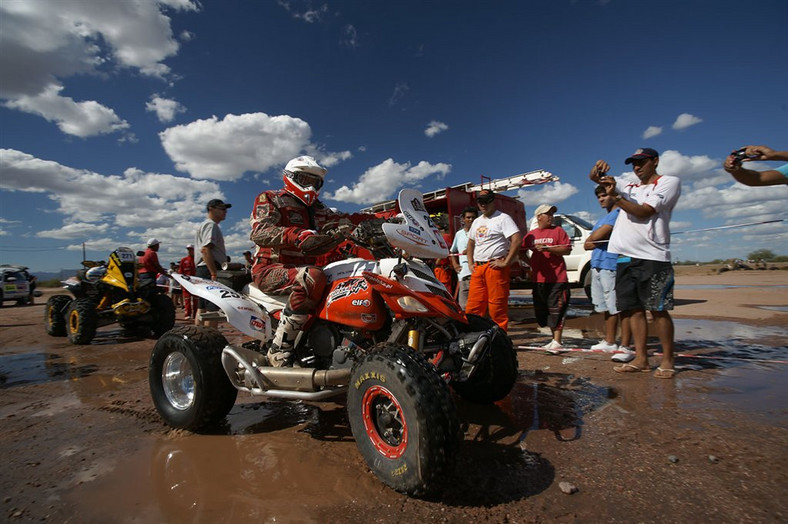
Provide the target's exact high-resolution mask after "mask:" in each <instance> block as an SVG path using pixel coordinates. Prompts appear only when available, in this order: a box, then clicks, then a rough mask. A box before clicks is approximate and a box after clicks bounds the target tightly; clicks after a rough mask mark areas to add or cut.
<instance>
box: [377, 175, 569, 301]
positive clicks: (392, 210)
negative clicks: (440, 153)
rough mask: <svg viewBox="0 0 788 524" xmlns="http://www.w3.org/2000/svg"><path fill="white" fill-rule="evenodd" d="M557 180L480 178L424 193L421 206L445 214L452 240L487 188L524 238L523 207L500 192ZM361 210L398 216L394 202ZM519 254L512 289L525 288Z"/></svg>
mask: <svg viewBox="0 0 788 524" xmlns="http://www.w3.org/2000/svg"><path fill="white" fill-rule="evenodd" d="M558 180H559V178H558V177H557V176H555V175H553V174H552V173H550V172H548V171H544V170H538V171H530V172H527V173H522V174H520V175H515V176H511V177H508V178H501V179H495V180H493V179H490V178H489V177H485V176H482V182H481V183H480V184H474V183H471V182H467V183H465V184H460V185H457V186H451V187H447V188H445V189H438V190H435V191H430V192H427V193H424V206H425V207H426V208H427V211H429V213H430V215H439V214H445V215H446V217H447V218H448V221H447V222H448V233H449V235H450V236H451V238H454V234H455V233H456V232H457V231H458V230H459V229H461V228H462V224H461V220H460V216H461V215H462V210H463V209H465V208H466V207H476V193H477V192H478V191H481V190H482V189H489V190H491V191H493V192H494V193H495V208H496V209H498V210H499V211H502V212H504V213H506V214H508V215H509V216H511V217H512V218H513V219H514V221H515V223H516V224H517V225H518V227H519V228H520V230H521V231H522V233H523V235H525V234H526V233H527V232H528V222H527V219H526V214H525V206H524V205H523V203H522V202H520V200H518V199H517V198H516V197H511V196H508V195H504V194H502V193H503V192H505V191H512V190H515V189H520V188H523V187H528V186H533V185H541V184H546V183H548V182H556V181H558ZM362 211H363V212H364V213H374V214H376V215H378V216H380V217H384V218H389V217H392V216H394V215H396V214H397V213H399V209H398V208H397V201H396V200H388V201H386V202H380V203H378V204H374V205H372V206H369V207H367V208H364V209H362ZM522 251H523V252H522V254H521V256H520V263H519V264H515V265H514V266H513V267H512V287H514V288H517V287H525V285H526V284H528V283H529V281H530V268H529V267H528V265H527V264H526V263H525V253H524V251H525V250H522Z"/></svg>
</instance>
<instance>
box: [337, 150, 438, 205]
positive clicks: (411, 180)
mask: <svg viewBox="0 0 788 524" xmlns="http://www.w3.org/2000/svg"><path fill="white" fill-rule="evenodd" d="M450 171H451V165H450V164H444V163H442V162H441V163H438V164H430V163H429V162H426V161H424V160H422V161H421V162H419V163H418V164H416V165H415V166H412V165H411V164H410V163H409V162H406V163H404V164H398V163H397V162H395V161H394V160H393V159H391V158H388V159H386V160H384V161H383V162H381V163H380V164H378V165H376V166H373V167H370V168H369V169H367V170H366V171H365V172H364V174H363V175H361V177H360V178H359V180H358V182H356V183H355V184H353V187H348V186H342V187H340V188H339V189H337V190H336V191H335V192H334V193H333V194H327V195H326V196H325V198H326V199H328V200H338V201H340V202H352V203H355V204H373V203H375V202H380V201H382V200H387V199H389V198H392V197H393V195H394V193H395V192H396V191H397V190H398V189H400V188H402V187H413V186H416V185H418V183H419V182H421V181H422V180H424V179H425V178H427V177H431V176H436V177H437V178H438V179H441V178H443V177H444V176H446V174H448V173H449V172H450Z"/></svg>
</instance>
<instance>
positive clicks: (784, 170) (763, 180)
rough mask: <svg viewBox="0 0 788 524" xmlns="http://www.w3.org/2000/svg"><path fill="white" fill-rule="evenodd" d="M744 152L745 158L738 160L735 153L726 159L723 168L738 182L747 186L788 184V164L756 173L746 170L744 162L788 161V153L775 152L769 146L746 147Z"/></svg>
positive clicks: (752, 170)
mask: <svg viewBox="0 0 788 524" xmlns="http://www.w3.org/2000/svg"><path fill="white" fill-rule="evenodd" d="M741 150H743V154H744V158H738V157H737V156H736V155H735V153H736V151H734V152H733V153H731V154H730V155H728V158H726V159H725V163H724V164H723V167H724V168H725V171H727V172H728V173H730V174H731V175H733V178H735V179H736V180H737V181H738V182H740V183H742V184H744V185H746V186H776V185H780V184H788V164H785V165H782V166H780V167H778V168H776V169H768V170H766V171H755V170H754V169H745V168H744V167H742V162H754V161H756V160H782V161H788V151H775V150H773V149H772V148H770V147H767V146H745V147H743V148H741V149H740V150H739V151H741Z"/></svg>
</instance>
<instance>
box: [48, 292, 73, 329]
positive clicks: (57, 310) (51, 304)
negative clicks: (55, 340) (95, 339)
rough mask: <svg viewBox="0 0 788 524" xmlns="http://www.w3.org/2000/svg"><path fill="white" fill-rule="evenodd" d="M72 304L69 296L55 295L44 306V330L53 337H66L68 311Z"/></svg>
mask: <svg viewBox="0 0 788 524" xmlns="http://www.w3.org/2000/svg"><path fill="white" fill-rule="evenodd" d="M69 304H71V297H70V296H68V295H53V296H51V297H49V300H47V303H46V306H44V329H45V330H46V332H47V335H51V336H53V337H65V336H66V310H67V309H68V306H69Z"/></svg>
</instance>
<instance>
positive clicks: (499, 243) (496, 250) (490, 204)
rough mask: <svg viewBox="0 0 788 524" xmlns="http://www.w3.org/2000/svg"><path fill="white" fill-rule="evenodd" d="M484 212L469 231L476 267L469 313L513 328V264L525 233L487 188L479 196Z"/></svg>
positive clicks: (470, 261) (471, 256)
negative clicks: (486, 317) (502, 210)
mask: <svg viewBox="0 0 788 524" xmlns="http://www.w3.org/2000/svg"><path fill="white" fill-rule="evenodd" d="M476 204H477V206H478V208H479V212H480V213H481V215H480V216H479V217H478V218H477V219H476V220H474V221H473V223H472V224H471V227H470V230H469V231H468V245H467V247H466V253H467V257H468V266H469V267H472V268H473V272H472V273H471V281H470V286H469V290H468V301H467V303H466V305H465V312H466V313H469V314H473V315H479V316H484V315H486V314H487V313H488V312H489V314H490V318H491V319H492V320H493V322H495V323H496V324H498V326H499V327H500V328H501V329H503V330H504V331H507V330H508V328H509V284H510V280H511V278H510V274H511V267H512V264H514V263H515V262H516V261H517V256H518V253H517V252H518V250H519V249H520V242H522V239H523V234H522V233H521V232H520V228H519V227H517V224H516V223H515V221H514V219H512V217H510V216H509V215H507V214H506V213H503V212H501V211H498V210H497V209H495V193H493V192H492V191H490V190H489V189H483V190H481V191H479V193H478V194H477V195H476Z"/></svg>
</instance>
